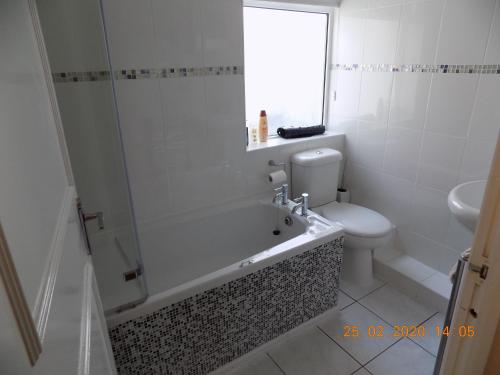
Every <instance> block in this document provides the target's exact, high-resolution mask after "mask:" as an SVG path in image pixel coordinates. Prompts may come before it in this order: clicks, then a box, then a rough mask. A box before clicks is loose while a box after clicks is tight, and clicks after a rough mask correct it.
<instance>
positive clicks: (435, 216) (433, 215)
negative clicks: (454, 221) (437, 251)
mask: <svg viewBox="0 0 500 375" xmlns="http://www.w3.org/2000/svg"><path fill="white" fill-rule="evenodd" d="M447 198H448V194H447V193H444V192H441V191H438V190H431V189H425V188H421V187H419V186H417V188H416V190H415V193H414V196H413V205H412V208H411V224H410V230H412V231H414V232H416V233H419V234H421V235H423V236H425V237H428V238H430V239H432V240H434V241H436V242H445V239H446V233H447V230H448V225H449V221H450V212H449V210H448V203H447Z"/></svg>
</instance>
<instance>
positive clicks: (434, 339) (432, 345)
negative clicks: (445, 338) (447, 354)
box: [410, 313, 444, 355]
mask: <svg viewBox="0 0 500 375" xmlns="http://www.w3.org/2000/svg"><path fill="white" fill-rule="evenodd" d="M443 322H444V314H442V313H438V314H436V315H434V316H433V317H432V318H431V319H429V320H428V321H426V322H425V323H424V324H423V326H424V327H425V336H422V337H410V340H412V341H414V342H416V343H417V344H419V345H420V346H421V347H423V348H424V349H426V350H427V351H429V352H430V353H432V354H434V355H437V352H438V349H439V342H440V341H441V337H438V336H437V335H436V326H440V327H441V328H442V327H443Z"/></svg>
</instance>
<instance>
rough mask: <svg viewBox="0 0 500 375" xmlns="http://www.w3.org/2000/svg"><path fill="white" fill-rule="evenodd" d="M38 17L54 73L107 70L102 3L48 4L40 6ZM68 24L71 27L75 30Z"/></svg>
mask: <svg viewBox="0 0 500 375" xmlns="http://www.w3.org/2000/svg"><path fill="white" fill-rule="evenodd" d="M38 14H39V17H40V22H41V23H42V26H43V35H44V39H45V46H46V48H47V53H48V55H49V56H50V66H51V70H52V72H79V71H92V70H104V69H107V67H108V65H107V56H106V49H105V44H104V43H105V41H104V38H103V28H102V23H101V10H100V8H99V3H98V2H94V1H78V0H67V1H64V2H54V1H51V2H49V1H47V2H44V3H43V4H40V5H39V6H38ZM61 20H64V22H63V23H61ZM66 25H71V28H67V27H66ZM62 30H64V32H62Z"/></svg>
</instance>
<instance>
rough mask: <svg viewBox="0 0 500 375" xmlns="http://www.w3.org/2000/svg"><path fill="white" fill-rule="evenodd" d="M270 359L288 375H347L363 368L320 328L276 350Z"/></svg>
mask: <svg viewBox="0 0 500 375" xmlns="http://www.w3.org/2000/svg"><path fill="white" fill-rule="evenodd" d="M269 355H270V356H271V357H272V358H273V359H274V361H276V363H277V364H278V366H279V367H280V368H281V369H282V370H283V371H284V372H285V373H286V374H287V375H304V374H308V375H323V374H324V375H327V374H328V375H344V374H345V375H347V374H352V373H353V372H354V371H355V370H357V369H358V368H359V367H361V366H360V365H359V364H358V363H357V362H356V361H354V359H352V358H351V357H350V356H349V355H348V354H347V353H346V352H345V351H343V350H342V349H341V348H340V347H339V346H338V345H337V344H336V343H335V342H334V341H333V340H331V339H330V338H329V337H328V336H326V335H325V334H324V333H322V332H321V331H320V330H319V329H318V328H316V327H311V329H309V330H307V331H306V332H304V333H303V334H302V335H299V336H296V337H293V338H291V339H290V340H288V341H286V342H284V343H282V344H281V345H280V346H279V347H277V348H273V349H272V350H270V351H269Z"/></svg>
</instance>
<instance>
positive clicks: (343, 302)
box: [337, 290, 355, 310]
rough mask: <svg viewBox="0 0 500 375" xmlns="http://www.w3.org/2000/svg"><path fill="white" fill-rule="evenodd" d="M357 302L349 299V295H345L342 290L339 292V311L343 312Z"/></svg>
mask: <svg viewBox="0 0 500 375" xmlns="http://www.w3.org/2000/svg"><path fill="white" fill-rule="evenodd" d="M354 302H355V301H354V300H353V299H352V298H351V297H349V296H348V295H347V294H345V293H343V292H342V291H341V290H339V296H338V301H337V309H338V310H342V309H343V308H344V307H346V306H349V305H350V304H352V303H354Z"/></svg>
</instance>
